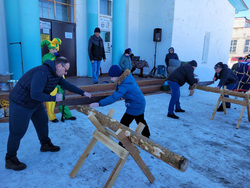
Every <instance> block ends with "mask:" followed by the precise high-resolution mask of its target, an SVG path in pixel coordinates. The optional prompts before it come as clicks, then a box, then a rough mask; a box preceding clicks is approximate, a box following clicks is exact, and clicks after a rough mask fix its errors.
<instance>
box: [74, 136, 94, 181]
mask: <svg viewBox="0 0 250 188" xmlns="http://www.w3.org/2000/svg"><path fill="white" fill-rule="evenodd" d="M96 142H97V139H95V138H94V137H93V138H92V139H91V141H90V142H89V144H88V146H87V147H86V149H85V150H84V152H83V153H82V155H81V157H80V158H79V160H78V161H77V163H76V165H75V166H74V168H73V170H72V171H71V172H70V174H69V176H70V177H71V178H74V177H75V176H76V174H77V173H78V171H79V170H80V168H81V167H82V165H83V163H84V161H85V160H86V159H87V157H88V156H89V154H90V152H91V150H92V149H93V147H94V146H95V144H96Z"/></svg>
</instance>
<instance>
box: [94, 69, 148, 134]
mask: <svg viewBox="0 0 250 188" xmlns="http://www.w3.org/2000/svg"><path fill="white" fill-rule="evenodd" d="M130 73H131V72H130V70H128V69H127V70H126V71H125V72H124V73H123V74H122V71H121V69H120V67H119V66H118V65H112V66H111V67H110V69H109V72H108V74H109V76H110V77H111V81H113V82H115V83H116V84H117V85H116V91H115V92H114V93H113V94H112V95H110V96H108V97H106V98H104V99H102V100H100V101H99V102H96V103H91V104H90V107H92V108H93V107H99V106H106V105H109V104H112V103H114V102H116V101H118V100H119V99H121V98H123V99H125V101H124V102H125V106H126V107H127V109H126V112H125V114H124V115H123V117H122V119H121V121H120V123H121V124H123V125H126V126H127V127H129V125H130V123H131V122H132V121H133V120H134V119H135V121H136V123H137V124H139V123H140V122H141V123H143V124H144V125H145V128H144V129H143V131H142V135H143V136H146V137H148V138H149V136H150V132H149V128H148V125H147V122H146V121H145V119H144V111H145V106H146V101H145V98H144V96H143V93H142V92H141V89H140V87H139V86H138V84H137V83H136V81H135V79H134V77H133V76H132V75H131V74H130Z"/></svg>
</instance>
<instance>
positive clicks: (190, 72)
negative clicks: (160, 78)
mask: <svg viewBox="0 0 250 188" xmlns="http://www.w3.org/2000/svg"><path fill="white" fill-rule="evenodd" d="M167 80H170V81H173V82H176V83H178V84H179V85H180V86H183V85H184V84H185V83H186V82H187V83H188V84H189V85H191V86H192V85H193V84H195V83H197V82H198V80H197V79H196V78H194V68H193V67H192V65H190V64H185V65H183V66H180V67H178V68H177V69H175V70H174V72H172V73H171V74H170V75H169V77H168V79H167Z"/></svg>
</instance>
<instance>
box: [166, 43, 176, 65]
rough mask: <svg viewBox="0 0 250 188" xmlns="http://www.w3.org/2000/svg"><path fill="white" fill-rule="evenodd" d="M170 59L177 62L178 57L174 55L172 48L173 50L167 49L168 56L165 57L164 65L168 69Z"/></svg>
mask: <svg viewBox="0 0 250 188" xmlns="http://www.w3.org/2000/svg"><path fill="white" fill-rule="evenodd" d="M170 59H177V60H179V57H178V55H177V54H176V53H174V48H173V47H170V48H169V49H168V54H167V55H166V57H165V63H166V65H167V68H168V66H169V60H170Z"/></svg>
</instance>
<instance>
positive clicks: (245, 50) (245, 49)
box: [244, 40, 250, 53]
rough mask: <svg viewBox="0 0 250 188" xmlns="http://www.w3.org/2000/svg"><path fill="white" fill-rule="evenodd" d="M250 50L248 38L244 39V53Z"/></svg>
mask: <svg viewBox="0 0 250 188" xmlns="http://www.w3.org/2000/svg"><path fill="white" fill-rule="evenodd" d="M249 52H250V40H246V42H245V47H244V53H249Z"/></svg>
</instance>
